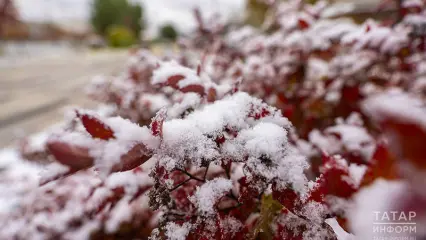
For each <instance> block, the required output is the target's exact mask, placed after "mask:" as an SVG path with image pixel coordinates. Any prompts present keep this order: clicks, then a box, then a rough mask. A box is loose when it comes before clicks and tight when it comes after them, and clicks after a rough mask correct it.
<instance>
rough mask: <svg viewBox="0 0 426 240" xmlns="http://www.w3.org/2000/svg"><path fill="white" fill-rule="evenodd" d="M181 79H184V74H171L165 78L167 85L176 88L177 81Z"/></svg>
mask: <svg viewBox="0 0 426 240" xmlns="http://www.w3.org/2000/svg"><path fill="white" fill-rule="evenodd" d="M182 79H185V76H183V75H173V76H171V77H169V78H168V79H167V85H169V86H171V87H174V88H177V83H178V82H179V81H180V80H182Z"/></svg>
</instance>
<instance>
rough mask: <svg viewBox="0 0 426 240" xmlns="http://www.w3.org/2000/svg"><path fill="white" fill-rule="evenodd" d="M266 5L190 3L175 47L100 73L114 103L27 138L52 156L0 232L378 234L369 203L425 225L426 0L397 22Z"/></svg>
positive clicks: (107, 99)
mask: <svg viewBox="0 0 426 240" xmlns="http://www.w3.org/2000/svg"><path fill="white" fill-rule="evenodd" d="M268 4H271V6H270V10H271V11H270V13H271V14H270V16H269V17H268V18H267V20H266V22H265V24H264V25H263V28H262V29H253V28H251V27H247V26H244V27H240V28H235V27H233V26H225V25H223V24H220V23H217V22H215V21H212V22H206V21H203V20H202V17H201V16H200V13H199V12H198V11H197V12H196V19H197V21H198V23H199V28H198V30H197V31H196V32H195V33H194V35H193V36H190V37H188V38H185V39H181V41H180V45H181V47H180V51H179V52H177V53H174V54H173V55H171V56H167V57H158V56H155V55H154V54H152V53H150V52H148V51H147V50H140V51H137V52H135V53H133V54H132V56H131V60H130V62H129V67H128V70H127V71H126V72H124V73H122V74H120V75H118V76H114V77H99V78H97V79H95V80H94V82H93V84H92V85H91V86H89V87H88V91H89V95H90V96H91V97H93V98H95V99H97V100H99V101H100V102H101V103H103V104H105V105H106V106H107V108H108V109H109V111H108V112H107V113H105V111H102V114H101V113H100V112H99V111H98V112H96V111H88V110H76V111H74V112H72V113H71V114H69V117H68V122H67V123H66V124H65V126H64V127H63V128H61V129H56V130H54V131H52V132H49V133H46V134H43V135H42V137H40V136H39V137H37V138H35V139H31V138H29V139H27V140H26V141H23V142H22V143H21V145H20V153H21V158H23V159H27V160H30V161H29V162H30V163H31V164H35V163H33V162H38V163H40V162H41V163H42V164H44V166H45V170H44V171H43V173H42V174H41V178H39V179H38V180H39V181H40V184H41V186H39V187H36V186H32V185H31V186H30V187H25V188H24V187H21V185H18V186H20V188H19V189H20V190H19V191H16V192H17V193H16V196H14V201H15V202H16V203H15V205H14V206H15V208H14V209H16V210H15V211H9V212H8V211H6V212H5V213H2V212H1V211H0V223H1V224H2V226H3V227H2V229H1V231H0V238H4V239H27V238H29V237H31V238H33V239H85V238H88V239H104V238H108V239H109V238H111V239H129V238H131V239H147V238H148V237H150V238H151V239H176V240H181V239H182V240H184V239H206V240H207V239H276V240H278V239H295V240H296V239H304V240H308V239H346V240H348V239H355V238H357V239H358V238H359V239H371V238H372V237H374V236H377V235H374V234H377V233H374V232H373V225H374V219H373V218H371V219H370V218H369V217H374V212H375V211H376V212H377V211H381V212H383V211H399V212H407V211H414V212H415V213H416V215H417V217H416V219H415V220H416V223H417V226H420V225H422V224H423V225H424V224H426V212H425V211H424V208H422V206H423V204H424V203H425V202H426V200H425V199H426V197H425V194H426V191H425V190H424V179H425V177H426V176H425V170H424V169H425V166H426V165H425V160H426V159H425V158H426V156H425V154H424V150H423V149H422V148H423V146H425V145H426V123H425V120H424V119H426V110H425V108H424V106H425V97H426V96H425V93H426V91H425V90H426V88H425V86H426V85H425V84H424V83H425V81H424V76H423V75H424V72H425V67H424V66H425V64H426V58H425V56H426V55H425V43H424V38H425V36H423V35H422V33H421V31H419V29H420V28H419V26H421V24H424V18H425V10H424V5H425V3H424V2H422V1H404V2H403V4H402V5H401V6H400V10H401V11H400V13H399V15H400V16H399V17H401V18H398V19H397V22H395V23H393V24H391V25H390V24H388V23H389V22H388V21H384V22H383V23H380V22H376V21H373V20H368V21H366V22H365V23H363V24H361V25H357V24H355V23H353V22H352V21H350V20H347V19H346V20H345V19H329V18H328V17H327V16H328V14H329V13H327V11H328V12H330V11H336V9H333V8H334V6H333V5H328V4H326V3H325V2H323V1H319V2H318V3H317V4H315V5H309V4H304V3H303V1H288V2H280V1H268ZM384 6H385V5H384ZM391 20H392V19H391ZM52 161H54V163H52ZM30 163H26V164H30ZM31 166H33V165H31ZM5 169H6V170H5V180H4V182H6V184H13V183H21V184H22V182H23V181H25V178H23V176H22V175H19V174H16V172H15V171H16V167H10V166H9V167H6V168H5ZM385 188H389V189H390V190H386V189H385ZM370 220H371V221H370ZM417 230H418V231H416V232H410V233H406V235H404V236H417V237H419V238H422V237H425V236H426V233H425V231H424V230H423V229H420V227H419V228H417ZM391 236H394V235H391Z"/></svg>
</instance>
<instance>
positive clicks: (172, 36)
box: [160, 24, 178, 41]
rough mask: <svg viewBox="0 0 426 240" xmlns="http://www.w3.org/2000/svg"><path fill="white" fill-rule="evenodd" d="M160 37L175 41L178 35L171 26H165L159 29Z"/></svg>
mask: <svg viewBox="0 0 426 240" xmlns="http://www.w3.org/2000/svg"><path fill="white" fill-rule="evenodd" d="M160 35H161V37H162V38H163V39H168V40H171V41H175V40H176V38H177V36H178V34H177V32H176V29H175V28H174V27H173V25H172V24H166V25H164V26H162V27H161V30H160Z"/></svg>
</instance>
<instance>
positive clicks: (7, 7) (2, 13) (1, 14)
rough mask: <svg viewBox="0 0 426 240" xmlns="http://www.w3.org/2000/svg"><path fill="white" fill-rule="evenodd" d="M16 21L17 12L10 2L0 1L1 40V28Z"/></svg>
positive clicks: (1, 35) (7, 0) (0, 29)
mask: <svg viewBox="0 0 426 240" xmlns="http://www.w3.org/2000/svg"><path fill="white" fill-rule="evenodd" d="M17 20H18V12H17V11H16V8H15V6H14V4H13V1H12V0H0V39H1V38H3V28H4V26H6V25H7V24H9V23H11V22H15V21H17Z"/></svg>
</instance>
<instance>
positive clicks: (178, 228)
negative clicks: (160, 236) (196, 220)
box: [166, 222, 191, 240]
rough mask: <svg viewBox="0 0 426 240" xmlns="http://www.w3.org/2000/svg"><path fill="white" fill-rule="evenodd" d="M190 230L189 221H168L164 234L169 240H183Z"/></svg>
mask: <svg viewBox="0 0 426 240" xmlns="http://www.w3.org/2000/svg"><path fill="white" fill-rule="evenodd" d="M190 231H191V224H190V223H189V222H186V223H184V224H183V225H178V224H176V223H174V222H169V223H168V224H167V225H166V236H167V239H169V240H185V239H186V236H188V234H189V232H190Z"/></svg>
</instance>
